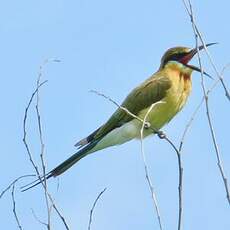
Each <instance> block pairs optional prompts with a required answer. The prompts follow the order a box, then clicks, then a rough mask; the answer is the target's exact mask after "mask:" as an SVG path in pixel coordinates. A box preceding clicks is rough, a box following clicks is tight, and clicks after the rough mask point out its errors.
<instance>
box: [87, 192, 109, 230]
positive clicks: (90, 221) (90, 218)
mask: <svg viewBox="0 0 230 230" xmlns="http://www.w3.org/2000/svg"><path fill="white" fill-rule="evenodd" d="M106 189H107V188H104V189H103V190H102V191H101V192H100V193H99V194H98V196H97V198H96V199H95V201H94V203H93V206H92V208H91V210H90V215H89V224H88V230H91V224H92V221H93V212H94V209H95V207H96V204H97V202H98V200H99V199H100V197H101V196H102V194H103V193H104V192H105V191H106Z"/></svg>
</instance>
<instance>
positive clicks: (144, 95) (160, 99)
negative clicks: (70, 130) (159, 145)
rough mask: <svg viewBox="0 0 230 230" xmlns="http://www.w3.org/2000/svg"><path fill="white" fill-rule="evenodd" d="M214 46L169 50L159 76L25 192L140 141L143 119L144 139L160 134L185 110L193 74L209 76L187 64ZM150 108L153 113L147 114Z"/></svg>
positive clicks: (139, 89)
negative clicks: (91, 159) (86, 161)
mask: <svg viewBox="0 0 230 230" xmlns="http://www.w3.org/2000/svg"><path fill="white" fill-rule="evenodd" d="M214 44H216V43H209V44H206V45H201V46H198V47H195V48H192V49H191V48H188V47H183V46H177V47H173V48H170V49H168V50H167V51H166V52H165V54H164V55H163V56H162V58H161V63H160V67H159V69H158V70H157V72H156V73H154V74H152V75H151V76H150V77H149V78H148V79H146V80H145V81H144V82H143V83H141V84H140V85H139V86H137V87H136V88H134V89H133V90H132V91H131V92H130V93H129V94H128V96H127V97H126V98H125V100H124V102H123V103H122V104H121V106H119V107H118V108H117V110H116V111H115V112H114V113H113V114H112V116H111V117H110V118H109V119H108V120H107V121H106V122H105V123H104V124H103V125H102V126H101V127H99V128H98V129H96V130H95V131H94V132H92V133H91V134H90V135H88V136H87V137H85V138H83V139H82V140H80V141H78V142H77V143H76V144H75V146H76V147H78V151H77V152H76V153H75V154H73V155H72V156H70V157H69V158H68V159H67V160H65V161H64V162H62V163H61V164H59V165H58V166H57V167H55V168H54V169H52V170H51V171H49V172H48V173H47V174H46V175H45V176H44V177H42V178H40V179H37V180H35V181H33V182H32V183H30V184H28V185H25V186H23V187H22V188H23V191H26V190H28V189H30V188H32V187H34V186H36V185H38V184H40V183H41V182H43V181H44V180H45V179H49V178H51V177H57V176H59V175H61V174H62V173H64V172H65V171H66V170H68V169H69V168H70V167H72V166H73V165H74V164H75V163H77V162H78V161H79V160H80V159H82V158H84V157H85V156H87V155H89V154H91V153H94V152H96V151H99V150H102V149H105V148H107V147H110V146H115V145H120V144H123V143H125V142H127V141H130V140H132V139H140V138H141V134H140V130H141V128H142V125H143V122H141V120H142V121H143V119H144V118H146V122H147V124H149V126H150V127H151V128H145V129H144V130H143V137H147V136H149V135H151V134H154V133H157V131H159V130H160V129H161V128H162V127H163V126H164V125H165V124H167V123H168V122H170V121H171V119H172V118H173V117H174V116H175V115H176V114H177V113H178V112H179V111H181V109H182V108H183V107H184V105H185V103H186V101H187V99H188V97H189V95H190V92H191V89H192V79H191V75H192V72H193V71H197V72H203V74H205V75H207V76H210V75H208V74H207V73H206V72H204V71H202V70H201V69H200V68H198V67H196V66H194V65H190V64H188V63H189V61H190V60H191V59H192V58H193V57H194V55H195V54H197V52H198V50H202V49H204V48H205V47H208V46H211V45H214ZM152 105H153V106H152ZM151 106H152V109H151V111H148V110H149V108H150V107H151ZM122 108H125V109H122ZM127 111H128V112H130V113H128V112H127ZM147 112H149V114H148V117H145V116H146V113H147ZM132 115H133V116H132ZM138 118H139V119H138Z"/></svg>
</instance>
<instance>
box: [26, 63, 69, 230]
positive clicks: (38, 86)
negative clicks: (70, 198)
mask: <svg viewBox="0 0 230 230" xmlns="http://www.w3.org/2000/svg"><path fill="white" fill-rule="evenodd" d="M54 61H55V62H57V61H59V60H54ZM46 82H47V81H44V82H42V83H41V84H39V81H38V82H37V84H38V85H37V88H36V89H35V91H34V92H33V93H32V95H31V98H30V100H29V103H28V105H27V107H26V109H25V115H24V120H23V133H24V135H23V143H24V145H25V147H26V150H27V154H28V156H29V160H30V162H31V164H32V166H33V167H34V169H35V172H36V175H37V177H38V179H39V180H40V182H41V184H42V186H43V188H44V190H45V193H46V195H47V196H48V197H49V200H50V202H51V206H50V207H53V208H54V210H55V211H56V213H57V214H58V216H59V218H60V219H61V221H62V222H63V224H64V226H65V228H66V229H67V230H68V229H69V227H68V225H67V222H66V220H65V218H64V217H63V216H62V215H61V212H60V211H59V210H58V208H57V206H56V204H55V203H54V200H53V198H52V196H51V194H49V193H48V191H47V186H46V185H45V184H44V183H45V182H44V180H43V179H42V178H43V177H41V175H40V173H39V170H38V167H37V165H36V164H35V161H34V160H33V157H32V153H31V151H30V148H29V145H28V143H27V139H26V137H27V130H26V124H27V117H28V110H29V108H30V106H31V103H32V101H33V98H34V96H35V95H37V92H38V90H39V88H40V87H41V86H42V85H43V84H44V83H46ZM37 103H38V102H37ZM37 111H38V113H37V116H38V117H37V118H38V122H39V134H40V138H42V133H41V123H40V113H39V110H37ZM40 140H41V142H40V143H41V145H42V146H43V140H42V139H40ZM42 148H43V147H42ZM42 151H43V150H42ZM43 173H44V162H43ZM47 207H48V212H50V210H51V209H50V208H49V205H48V206H47ZM48 218H49V217H48ZM47 228H50V226H49V224H47Z"/></svg>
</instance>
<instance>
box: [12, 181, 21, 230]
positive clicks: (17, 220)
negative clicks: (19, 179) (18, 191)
mask: <svg viewBox="0 0 230 230" xmlns="http://www.w3.org/2000/svg"><path fill="white" fill-rule="evenodd" d="M14 190H15V183H14V184H13V185H12V190H11V197H12V202H13V213H14V217H15V220H16V222H17V226H18V228H19V229H20V230H22V229H23V228H22V226H21V223H20V221H19V218H18V214H17V211H16V201H15V196H14Z"/></svg>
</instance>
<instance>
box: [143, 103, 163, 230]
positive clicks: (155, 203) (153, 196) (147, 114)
mask: <svg viewBox="0 0 230 230" xmlns="http://www.w3.org/2000/svg"><path fill="white" fill-rule="evenodd" d="M160 103H164V102H159V103H154V104H152V105H151V106H150V108H149V109H148V111H147V112H146V114H145V117H144V119H143V123H142V127H141V130H140V135H141V155H142V160H143V163H144V169H145V177H146V180H147V182H148V186H149V189H150V192H151V196H152V200H153V205H154V207H155V210H156V213H157V219H158V223H159V226H160V229H161V230H162V229H163V227H162V221H161V216H160V210H159V207H158V201H157V197H156V193H155V191H154V187H153V183H152V181H151V178H150V176H149V170H148V165H147V162H146V157H145V152H144V144H143V132H144V129H148V127H146V126H145V124H146V120H147V118H148V116H149V113H150V112H151V111H152V109H153V108H154V106H156V105H157V104H160Z"/></svg>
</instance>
